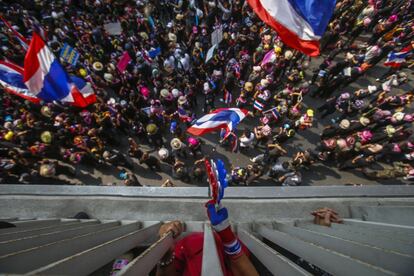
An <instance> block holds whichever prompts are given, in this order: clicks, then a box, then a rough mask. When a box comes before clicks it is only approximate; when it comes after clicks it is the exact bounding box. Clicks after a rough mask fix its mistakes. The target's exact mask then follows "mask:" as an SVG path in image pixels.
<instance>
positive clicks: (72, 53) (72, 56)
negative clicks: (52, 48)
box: [60, 43, 79, 66]
mask: <svg viewBox="0 0 414 276" xmlns="http://www.w3.org/2000/svg"><path fill="white" fill-rule="evenodd" d="M60 57H61V58H62V59H63V60H64V61H66V62H67V63H70V64H71V65H73V66H75V65H76V63H77V62H78V59H79V52H78V51H76V49H75V48H73V47H71V46H69V45H68V44H67V43H65V45H63V48H62V50H61V51H60Z"/></svg>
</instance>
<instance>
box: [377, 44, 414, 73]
mask: <svg viewBox="0 0 414 276" xmlns="http://www.w3.org/2000/svg"><path fill="white" fill-rule="evenodd" d="M411 50H412V47H411V45H409V46H407V47H405V48H404V49H402V50H401V51H400V52H391V53H389V54H388V58H387V60H386V61H385V62H384V65H385V66H389V67H394V68H398V67H400V66H401V64H402V63H404V62H405V59H406V57H407V56H408V55H410V52H411Z"/></svg>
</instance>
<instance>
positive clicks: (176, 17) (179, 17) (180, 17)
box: [175, 13, 184, 20]
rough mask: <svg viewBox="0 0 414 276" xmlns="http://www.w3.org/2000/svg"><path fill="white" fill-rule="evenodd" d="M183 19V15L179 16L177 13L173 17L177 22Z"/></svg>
mask: <svg viewBox="0 0 414 276" xmlns="http://www.w3.org/2000/svg"><path fill="white" fill-rule="evenodd" d="M183 18H184V15H183V14H181V13H179V14H177V15H176V16H175V19H177V20H182V19H183Z"/></svg>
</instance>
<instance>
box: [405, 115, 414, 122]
mask: <svg viewBox="0 0 414 276" xmlns="http://www.w3.org/2000/svg"><path fill="white" fill-rule="evenodd" d="M404 121H406V122H412V121H414V116H413V114H405V115H404Z"/></svg>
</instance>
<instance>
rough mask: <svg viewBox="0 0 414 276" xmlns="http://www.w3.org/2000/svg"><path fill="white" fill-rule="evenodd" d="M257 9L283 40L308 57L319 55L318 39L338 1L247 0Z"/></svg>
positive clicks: (256, 11)
mask: <svg viewBox="0 0 414 276" xmlns="http://www.w3.org/2000/svg"><path fill="white" fill-rule="evenodd" d="M248 2H249V4H250V6H251V7H252V9H253V10H254V12H255V13H256V14H257V15H258V16H259V17H260V19H261V20H263V21H264V22H265V23H266V24H268V25H269V26H271V27H272V28H273V29H275V30H276V32H277V33H278V34H279V36H280V38H281V39H282V41H283V42H284V43H285V44H286V45H288V46H289V47H292V48H294V49H297V50H299V51H301V52H303V53H304V54H306V55H309V56H317V55H319V40H320V39H321V37H322V35H323V34H324V32H325V29H326V27H327V26H328V23H329V20H330V19H331V16H332V14H333V11H334V8H335V4H336V0H248Z"/></svg>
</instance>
